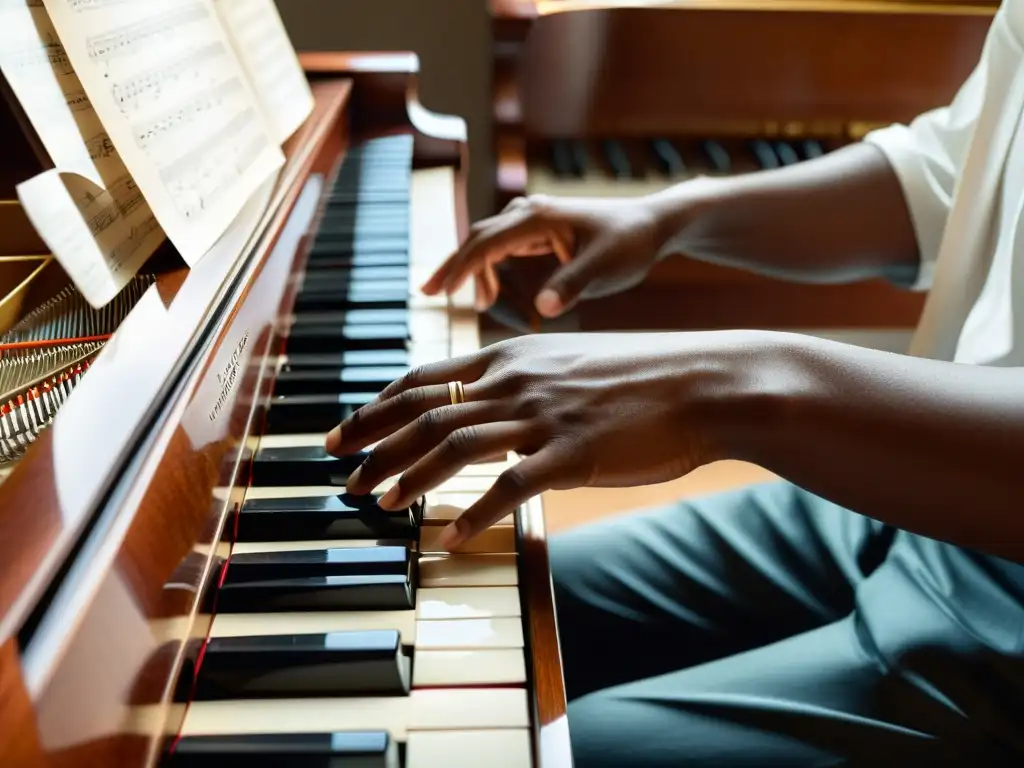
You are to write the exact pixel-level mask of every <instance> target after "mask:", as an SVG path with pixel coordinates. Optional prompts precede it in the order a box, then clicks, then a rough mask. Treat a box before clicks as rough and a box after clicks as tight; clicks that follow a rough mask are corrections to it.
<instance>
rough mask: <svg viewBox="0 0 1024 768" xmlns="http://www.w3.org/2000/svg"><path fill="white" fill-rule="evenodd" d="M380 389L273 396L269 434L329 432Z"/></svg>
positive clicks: (268, 422)
mask: <svg viewBox="0 0 1024 768" xmlns="http://www.w3.org/2000/svg"><path fill="white" fill-rule="evenodd" d="M378 394H379V393H378V392H342V393H341V394H338V395H282V396H279V397H274V398H271V401H270V408H269V410H268V411H267V423H266V431H267V432H268V433H269V434H275V435H280V434H302V433H311V432H326V431H327V430H329V429H333V428H334V427H335V426H337V425H338V424H339V423H341V422H342V421H343V420H344V419H347V418H348V417H349V416H351V415H352V412H353V411H355V409H356V408H359V407H360V406H362V405H365V404H366V403H368V402H370V401H371V400H373V399H374V398H375V397H377V395H378Z"/></svg>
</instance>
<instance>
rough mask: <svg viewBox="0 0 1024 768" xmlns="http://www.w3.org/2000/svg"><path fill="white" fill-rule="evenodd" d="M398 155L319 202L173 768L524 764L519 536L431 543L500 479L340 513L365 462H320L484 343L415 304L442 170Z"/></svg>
mask: <svg viewBox="0 0 1024 768" xmlns="http://www.w3.org/2000/svg"><path fill="white" fill-rule="evenodd" d="M411 154H412V142H411V139H410V138H408V137H390V138H386V139H379V140H375V141H372V142H369V143H367V144H365V145H363V146H362V147H359V148H356V149H354V150H352V151H350V152H349V154H348V156H347V157H346V160H345V162H344V164H343V165H342V168H341V169H340V172H339V175H338V178H337V180H336V183H335V186H334V188H333V190H332V192H331V193H330V195H329V198H328V200H327V203H326V210H325V214H324V218H323V222H322V224H321V225H320V227H319V230H318V232H317V234H316V237H315V240H314V243H313V246H312V250H311V253H310V258H309V264H308V268H307V271H306V273H305V275H304V277H303V278H301V279H302V284H301V286H300V289H299V294H298V298H297V301H296V305H295V309H294V315H293V316H292V317H289V318H287V319H286V321H285V322H287V324H288V325H289V326H290V332H289V338H288V340H287V342H286V351H285V355H284V356H282V358H281V359H280V360H279V361H278V366H279V374H278V377H277V381H276V388H275V391H274V393H273V396H272V399H271V405H270V407H269V409H268V412H267V422H266V431H265V434H264V435H263V436H262V437H261V438H259V439H257V440H254V441H253V443H252V444H251V445H250V446H249V448H250V450H251V459H252V462H251V466H252V472H251V480H250V486H249V488H248V489H247V491H246V495H245V498H244V500H243V502H242V504H241V507H240V511H239V513H238V515H237V517H236V519H234V520H229V523H228V528H229V529H230V531H229V532H228V533H226V534H225V539H232V543H227V542H223V543H222V544H221V545H220V546H219V547H218V551H217V554H218V555H219V556H220V557H222V558H223V560H222V564H221V568H222V571H221V580H220V582H219V584H220V586H219V588H218V589H217V590H216V594H215V595H213V596H212V598H211V603H210V607H209V609H210V612H211V614H212V615H213V620H212V623H211V624H210V630H209V635H208V637H207V638H206V643H205V646H204V650H203V652H202V654H200V655H199V657H198V659H197V662H196V667H197V671H193V674H194V681H193V684H192V688H191V692H190V699H191V703H190V704H189V707H188V710H187V714H186V717H185V720H184V723H183V726H182V729H181V732H180V734H179V738H178V739H177V741H176V744H175V746H174V748H173V752H172V754H171V755H170V756H169V758H168V761H169V764H170V765H173V766H176V768H191V767H193V766H213V765H224V764H235V763H233V762H231V761H232V760H238V761H242V760H244V761H245V762H244V764H245V765H246V766H250V768H255V767H256V766H270V765H275V766H281V765H288V766H317V767H318V768H319V767H323V768H327V766H330V768H348V767H349V766H359V767H360V768H399V767H401V768H442V767H443V768H471V767H472V768H480V766H483V765H486V766H488V768H529V767H530V766H532V765H533V759H534V758H533V754H534V747H533V744H532V736H531V730H530V727H531V709H532V708H531V704H530V697H529V695H528V694H529V675H528V672H527V669H528V665H527V655H526V638H525V636H524V632H525V630H524V626H525V617H524V610H523V605H522V603H521V599H520V589H519V587H520V583H519V568H518V554H517V540H516V528H515V526H514V524H513V519H512V518H511V517H510V518H508V519H506V520H503V521H501V522H500V523H499V524H498V525H496V526H494V527H493V528H492V529H491V530H489V531H488V532H486V533H485V534H484V535H482V536H480V537H478V538H477V539H476V540H475V541H473V542H469V543H468V544H467V545H466V547H464V548H463V549H462V550H461V551H460V552H458V553H457V554H448V553H445V552H442V551H439V548H438V547H437V544H436V542H437V537H438V535H439V533H440V532H441V530H442V529H443V527H444V525H445V524H446V523H448V522H450V521H451V520H453V519H454V518H455V517H456V516H457V515H458V514H459V513H460V512H461V511H462V510H464V509H465V508H466V507H467V506H468V505H469V504H471V503H473V501H474V500H475V499H476V498H477V497H478V496H479V495H480V494H481V493H482V492H483V491H484V490H486V489H487V488H488V487H489V486H490V484H491V482H493V479H494V478H495V477H496V476H497V475H498V474H499V473H500V472H501V471H502V470H503V469H504V468H505V466H507V465H506V463H504V462H501V461H498V462H494V463H490V464H478V465H475V466H472V467H468V468H467V469H466V470H465V471H464V472H462V473H460V474H459V475H457V476H455V477H453V478H451V479H450V480H448V481H447V482H446V483H444V484H443V485H442V486H440V487H439V488H437V489H436V490H434V491H433V492H431V493H430V494H428V495H427V497H426V498H425V499H423V500H422V501H421V502H419V503H417V504H415V505H413V507H411V508H410V509H407V510H403V511H402V512H400V513H390V512H384V511H383V510H381V509H380V508H379V507H378V506H376V504H375V500H376V499H377V498H379V496H380V494H382V493H384V492H385V491H386V490H387V488H388V487H389V486H390V483H393V482H394V479H392V480H391V481H389V482H387V483H384V484H382V486H381V487H379V488H377V489H376V490H375V491H374V493H372V494H369V495H367V496H364V497H353V496H350V495H349V494H347V493H346V492H345V488H344V485H345V481H346V479H347V477H348V474H349V473H350V472H351V471H352V470H354V469H355V467H356V466H358V464H359V457H348V458H342V459H338V458H334V457H331V456H329V455H328V454H327V453H326V452H325V451H324V449H323V445H324V439H325V434H326V432H327V431H328V430H330V429H331V428H332V427H334V426H335V425H336V424H337V423H338V421H339V420H340V419H342V418H344V417H345V416H346V415H348V414H349V413H350V412H351V411H352V410H353V409H354V408H357V407H358V406H359V405H361V404H362V403H365V402H367V401H368V400H370V399H371V398H373V397H374V396H375V395H376V394H377V393H378V392H379V391H380V390H381V389H382V388H383V387H384V386H386V385H387V384H388V383H390V382H391V381H392V380H393V379H395V378H396V377H398V376H400V375H401V374H402V373H404V372H405V371H406V370H408V368H409V367H410V366H413V365H419V364H421V363H423V362H426V361H428V360H431V359H441V358H444V357H447V356H449V355H451V354H462V353H464V352H468V351H471V350H472V349H474V348H475V347H476V346H478V345H479V340H478V337H477V335H476V333H477V331H476V316H475V313H473V312H472V310H471V303H470V302H464V303H465V305H466V307H470V309H468V310H467V311H465V312H463V313H462V314H460V306H461V305H460V304H459V302H455V303H453V304H449V303H448V302H447V301H438V300H436V299H427V298H425V297H420V296H418V292H417V287H418V285H419V284H420V283H421V282H422V281H423V280H425V279H426V277H427V275H428V274H429V273H430V272H431V271H432V270H433V268H434V266H435V265H436V264H437V263H438V262H439V260H440V259H442V258H444V257H445V256H446V255H447V253H448V252H450V250H451V248H453V247H454V246H455V244H456V234H455V232H454V231H447V228H446V224H447V223H448V222H451V223H452V224H454V221H455V215H454V209H452V210H451V211H444V210H440V211H439V210H438V206H441V207H442V208H443V206H445V205H446V204H447V201H448V200H449V199H450V200H451V201H453V202H452V205H454V186H452V184H453V180H452V176H451V173H450V171H449V172H441V171H433V170H430V171H423V172H419V171H417V172H416V174H417V175H413V176H411V175H410V174H411V170H410V169H411ZM446 173H447V175H445V174H446ZM410 190H411V193H410ZM424 200H425V201H426V203H425V204H424V205H421V202H422V201H424ZM449 214H450V215H449ZM424 249H425V250H424ZM510 460H512V459H510Z"/></svg>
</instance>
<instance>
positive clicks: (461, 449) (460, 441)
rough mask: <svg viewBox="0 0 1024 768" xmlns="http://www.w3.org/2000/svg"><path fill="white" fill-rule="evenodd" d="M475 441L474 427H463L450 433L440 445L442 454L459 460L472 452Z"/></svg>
mask: <svg viewBox="0 0 1024 768" xmlns="http://www.w3.org/2000/svg"><path fill="white" fill-rule="evenodd" d="M476 440H477V430H476V428H475V427H463V428H462V429H457V430H455V431H454V432H452V433H451V434H450V435H448V437H446V438H445V440H444V442H443V443H442V444H441V449H442V451H443V452H444V454H445V455H446V456H448V457H450V458H456V459H457V458H461V457H465V456H468V455H469V454H471V453H472V451H473V445H474V443H476Z"/></svg>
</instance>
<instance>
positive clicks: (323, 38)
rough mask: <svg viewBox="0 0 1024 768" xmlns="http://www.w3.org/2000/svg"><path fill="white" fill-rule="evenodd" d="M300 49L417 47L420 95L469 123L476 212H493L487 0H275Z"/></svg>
mask: <svg viewBox="0 0 1024 768" xmlns="http://www.w3.org/2000/svg"><path fill="white" fill-rule="evenodd" d="M277 5H278V8H279V9H280V11H281V16H282V17H283V18H284V22H285V26H286V27H287V28H288V32H289V34H290V35H291V37H292V41H293V43H294V44H295V47H296V48H298V49H299V50H312V49H318V50H328V51H339V50H364V51H369V50H377V51H413V52H415V53H417V54H418V55H419V57H420V72H421V75H420V84H421V88H420V100H421V101H422V102H423V104H424V106H426V107H427V108H428V109H432V110H434V111H437V112H445V113H448V114H453V115H458V116H460V117H462V118H464V119H465V120H466V121H467V123H468V125H469V143H470V189H469V194H470V212H471V215H472V216H473V218H474V219H476V218H480V217H482V216H485V215H487V214H488V213H490V201H491V189H492V183H491V178H490V176H491V173H492V170H491V167H492V161H491V138H490V118H489V114H490V91H491V38H490V20H489V17H488V13H487V1H486V0H277Z"/></svg>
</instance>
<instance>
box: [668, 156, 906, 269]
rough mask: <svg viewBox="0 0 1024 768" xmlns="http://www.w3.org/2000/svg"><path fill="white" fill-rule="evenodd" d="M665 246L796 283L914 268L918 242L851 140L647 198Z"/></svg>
mask: <svg viewBox="0 0 1024 768" xmlns="http://www.w3.org/2000/svg"><path fill="white" fill-rule="evenodd" d="M650 202H651V205H652V207H653V209H654V211H655V212H656V215H657V218H658V221H659V222H660V227H659V229H660V230H661V233H662V240H663V241H664V242H665V247H663V249H662V253H661V257H662V258H676V257H677V256H678V255H679V254H685V255H687V256H690V257H693V258H697V259H700V260H704V261H711V262H715V263H719V264H725V265H729V266H735V267H741V268H745V269H749V270H753V271H757V272H760V273H762V274H770V275H774V276H777V277H784V278H786V279H790V280H799V281H805V282H849V281H854V280H859V279H864V278H871V277H879V276H884V275H894V276H897V275H905V274H909V275H913V274H914V272H915V270H916V267H917V264H918V260H919V257H918V248H917V242H916V237H915V234H914V229H913V225H912V223H911V219H910V215H909V213H908V210H907V206H906V202H905V201H904V198H903V192H902V189H901V187H900V184H899V181H898V180H897V178H896V175H895V173H894V172H893V170H892V168H891V166H890V165H889V162H888V160H887V159H886V158H885V156H884V155H883V154H882V152H881V151H880V150H879V149H878V148H877V147H875V146H873V145H871V144H863V143H860V144H853V145H851V146H848V147H845V148H843V149H841V150H839V151H836V152H833V153H830V154H828V155H825V156H823V157H820V158H816V159H814V160H810V161H807V162H803V163H800V164H798V165H793V166H789V167H786V168H780V169H778V170H772V171H763V172H758V173H751V174H745V175H740V176H734V177H727V178H705V179H698V180H695V181H692V182H684V183H682V184H680V185H677V186H675V187H673V188H671V189H668V190H665V191H664V192H661V193H658V194H656V195H653V196H651V198H650Z"/></svg>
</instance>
